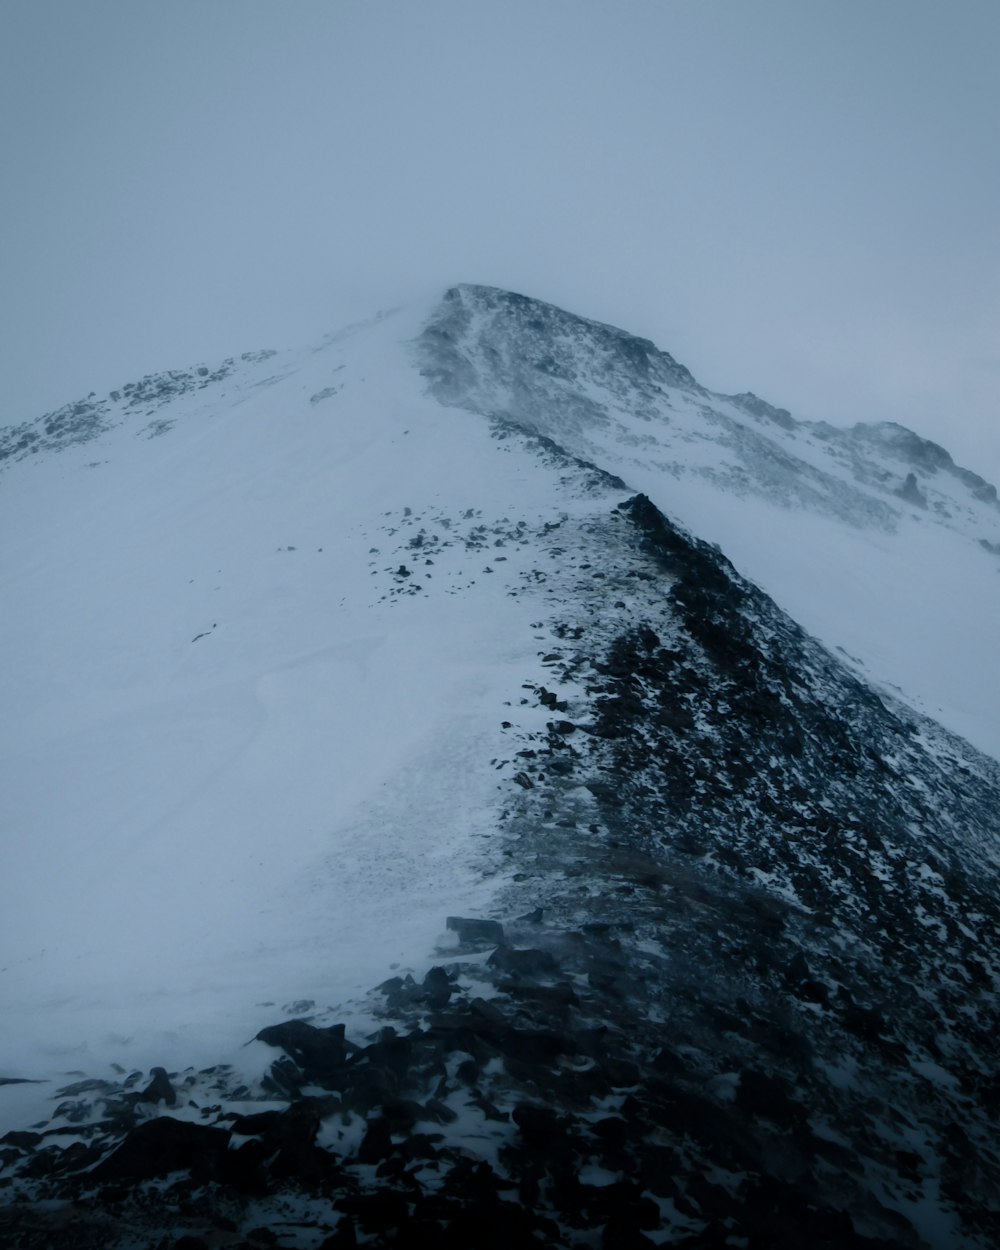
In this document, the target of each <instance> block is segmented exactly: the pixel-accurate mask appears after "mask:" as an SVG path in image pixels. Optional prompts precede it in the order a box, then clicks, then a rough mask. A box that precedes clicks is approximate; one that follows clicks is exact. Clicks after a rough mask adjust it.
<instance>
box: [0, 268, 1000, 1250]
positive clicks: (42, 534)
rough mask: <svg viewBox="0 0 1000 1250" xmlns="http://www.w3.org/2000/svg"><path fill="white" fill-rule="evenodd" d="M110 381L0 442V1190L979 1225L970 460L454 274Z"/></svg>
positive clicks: (231, 1237)
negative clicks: (730, 381)
mask: <svg viewBox="0 0 1000 1250" xmlns="http://www.w3.org/2000/svg"><path fill="white" fill-rule="evenodd" d="M202 370H204V372H203V371H202ZM421 374H422V375H423V377H421ZM140 390H141V393H142V395H143V398H142V400H141V401H139V402H137V403H135V404H134V405H133V404H132V401H131V400H127V401H126V400H125V399H123V398H122V396H125V395H135V394H137V393H138V392H137V391H136V388H131V389H129V388H123V389H122V392H121V393H120V394H119V395H118V396H117V397H116V398H113V399H109V400H107V401H96V400H94V399H93V397H92V400H91V401H87V403H86V404H85V405H83V409H82V410H81V411H80V412H77V411H76V408H78V407H80V406H69V407H68V408H67V409H64V410H61V413H60V414H56V416H55V418H46V419H44V420H43V422H42V423H35V424H34V425H27V426H20V427H17V428H16V429H15V431H14V433H13V435H12V436H11V438H10V439H8V441H7V443H6V444H4V445H5V446H6V447H7V448H8V449H9V450H10V452H11V454H10V455H9V456H8V457H7V462H6V463H7V466H8V467H7V471H6V473H5V474H3V475H0V507H2V508H3V509H4V512H3V518H2V524H0V535H3V540H4V553H3V564H2V577H3V590H4V595H5V602H6V603H7V604H9V605H10V608H11V611H10V613H9V618H8V622H7V624H6V625H5V634H6V636H5V648H4V654H5V657H6V660H7V663H6V664H5V666H4V672H3V683H4V685H3V690H4V698H5V703H6V704H7V706H8V707H9V708H11V709H13V712H14V716H13V718H12V722H11V724H9V725H8V730H7V733H6V736H5V737H4V739H3V750H4V758H5V760H6V761H7V772H8V776H9V778H10V781H9V784H8V785H7V786H6V787H5V793H4V796H3V800H2V809H0V820H2V823H0V838H2V843H0V850H2V854H3V857H4V865H5V870H6V871H5V873H4V877H3V885H2V887H0V888H2V890H3V895H2V898H0V904H2V908H0V915H2V921H0V923H2V925H3V929H2V939H3V952H4V960H3V966H2V968H0V1000H2V1002H3V1006H4V1012H3V1024H2V1026H0V1029H2V1032H0V1117H2V1118H0V1229H2V1230H3V1236H4V1238H5V1244H9V1245H12V1246H25V1247H28V1246H38V1247H42V1246H55V1245H67V1246H69V1245H72V1246H79V1247H87V1246H94V1247H96V1246H98V1245H100V1246H109V1247H120V1248H124V1247H147V1246H159V1245H163V1246H172V1245H177V1246H179V1247H180V1246H182V1245H183V1246H185V1247H187V1250H194V1248H195V1247H198V1246H202V1247H217V1246H247V1245H265V1244H271V1245H283V1246H289V1247H302V1248H305V1250H311V1248H316V1247H320V1246H323V1247H330V1248H331V1250H332V1248H333V1247H337V1246H351V1245H356V1244H360V1245H365V1244H370V1245H375V1246H400V1247H402V1246H424V1245H429V1244H434V1245H441V1246H444V1247H449V1246H451V1247H455V1250H466V1248H468V1250H474V1248H475V1247H480V1246H482V1247H505V1248H506V1247H511V1246H553V1247H555V1246H567V1247H571V1246H580V1247H607V1248H609V1250H610V1248H614V1250H618V1248H619V1247H621V1248H623V1250H628V1248H630V1247H636V1246H644V1245H668V1246H685V1247H688V1248H689V1250H696V1248H698V1247H701V1248H703V1250H708V1248H709V1247H731V1248H732V1250H736V1248H737V1247H741V1248H745V1247H750V1248H751V1250H765V1248H768V1250H770V1248H778V1247H780V1248H783V1250H792V1248H793V1247H794V1248H795V1250H798V1247H801V1246H802V1245H803V1244H805V1243H806V1241H808V1242H809V1243H810V1244H812V1245H815V1246H816V1247H818V1248H826V1250H835V1248H839V1247H867V1248H869V1250H877V1248H882V1250H889V1248H891V1247H896V1248H898V1247H907V1248H918V1247H932V1248H933V1250H952V1248H955V1250H963V1248H967V1250H989V1248H990V1247H993V1246H995V1245H996V1244H998V1243H1000V1199H998V1195H1000V1140H998V1133H997V1127H996V1125H997V1117H998V1113H1000V1077H998V1068H997V1046H996V1041H995V1038H996V1034H997V1029H998V1025H1000V1020H998V997H997V995H998V992H1000V819H998V816H997V813H998V812H1000V766H998V764H997V758H996V757H997V754H998V752H993V753H992V754H990V753H987V754H984V753H982V751H981V750H977V746H986V747H990V744H991V743H993V742H997V741H1000V728H998V717H997V714H996V710H995V706H996V694H997V691H996V688H995V676H994V671H993V669H991V668H987V669H982V668H981V669H980V670H979V672H978V674H976V673H975V672H974V668H975V665H976V664H977V663H979V662H980V660H981V657H982V656H984V655H986V654H988V653H989V651H990V649H991V646H992V643H991V638H992V633H991V628H990V625H991V621H992V620H995V619H996V616H995V615H993V616H989V615H986V614H987V613H988V612H989V610H990V608H991V606H992V605H995V604H996V597H997V593H998V592H997V583H998V581H1000V579H998V577H997V569H996V555H997V551H996V550H994V549H993V546H994V545H997V547H998V549H1000V510H998V509H997V505H996V495H995V491H993V490H992V488H991V487H989V486H988V485H987V484H986V483H984V482H982V481H981V479H979V478H978V477H976V475H975V474H972V473H971V472H969V471H966V470H963V469H960V468H958V467H957V466H955V465H954V464H953V463H952V461H951V459H950V457H949V456H948V455H947V453H946V452H944V451H943V450H942V449H940V448H937V447H935V446H934V445H933V444H929V443H926V442H923V441H922V440H919V439H917V438H916V436H914V435H912V434H910V433H909V432H908V431H905V430H902V429H900V428H899V427H895V426H856V427H854V429H852V430H843V431H837V430H833V429H830V428H829V427H825V426H816V425H809V424H808V423H805V422H800V421H797V420H796V419H795V418H794V417H792V416H791V415H790V414H789V413H787V412H785V411H783V410H781V409H776V408H772V407H770V406H769V405H767V404H766V403H764V402H763V401H761V400H758V399H757V398H756V397H755V396H752V395H748V394H747V395H741V396H735V397H720V396H715V395H712V394H711V393H709V392H708V391H706V390H704V388H702V387H700V386H699V385H698V384H697V383H696V382H695V381H694V379H693V378H692V377H691V375H690V374H689V373H688V371H687V370H686V369H684V368H683V366H680V365H678V364H677V362H676V361H674V360H673V359H672V358H671V357H670V356H668V355H667V354H666V353H662V352H659V351H658V350H657V349H655V348H654V347H653V345H652V344H649V343H647V342H644V341H643V340H639V339H635V338H633V337H631V336H629V335H627V334H625V333H624V332H622V331H618V330H615V329H612V328H610V327H606V326H600V325H596V324H595V323H592V322H587V321H584V320H582V319H579V318H575V317H572V316H571V315H570V314H567V313H564V312H562V311H560V310H557V309H554V308H552V307H550V306H548V305H544V304H541V303H538V302H536V301H531V300H527V299H525V298H524V297H521V296H515V295H511V294H510V293H506V292H499V291H494V290H492V289H488V288H480V287H461V288H457V289H455V290H453V291H449V292H448V293H447V294H446V295H445V297H444V298H443V300H441V301H440V302H439V303H438V304H437V305H436V306H435V307H434V308H432V309H431V310H426V309H417V310H413V311H412V312H404V313H398V314H393V315H391V316H387V317H383V318H380V319H377V320H376V321H374V322H371V323H366V324H362V325H359V326H357V327H353V328H352V329H351V330H350V331H349V332H345V334H343V335H340V336H333V337H331V338H330V339H329V340H327V341H326V342H325V343H324V344H321V345H320V347H319V348H318V349H316V350H315V351H311V352H303V353H298V354H295V353H287V354H273V353H257V354H251V355H249V356H247V357H245V358H244V359H243V360H242V361H241V362H240V363H239V364H237V363H235V362H226V365H225V366H224V367H223V368H222V369H219V370H209V369H208V368H207V366H202V367H201V368H199V369H195V370H190V371H186V372H183V373H177V374H170V375H164V378H163V379H162V385H161V380H157V379H146V380H145V381H144V383H143V384H142V386H141V388H140ZM129 405H131V408H130V406H129ZM132 408H134V411H132ZM49 426H51V427H52V428H51V429H50V428H49ZM154 426H155V428H153V427H154ZM32 433H35V434H36V435H37V437H36V438H34V439H32V438H31V437H29V436H30V435H31V434H32ZM154 436H155V437H154ZM46 440H48V441H46ZM33 446H37V447H38V448H39V450H34V451H33V450H32V447H33ZM671 503H674V504H676V507H671ZM678 516H680V517H681V519H680V520H678V519H677V517H678ZM706 518H707V519H708V520H707V525H706V528H704V529H702V528H701V522H702V521H703V520H705V519H706ZM729 538H732V540H733V544H734V545H735V546H737V547H738V548H739V549H740V552H741V556H740V559H738V560H737V564H738V565H739V567H740V569H741V571H740V572H738V571H737V569H736V568H734V565H733V564H732V563H730V559H728V558H727V556H730V557H731V556H732V554H733V553H732V552H731V551H730V546H729V542H728V539H729ZM706 539H707V540H708V541H706ZM722 539H726V541H725V542H723V549H724V550H725V552H726V554H723V551H721V550H720V549H719V547H718V546H717V545H714V544H715V543H717V542H719V541H721V540H722ZM809 543H813V544H816V545H815V546H814V547H813V549H812V550H811V551H807V552H805V554H803V552H802V551H801V550H800V549H801V548H802V547H803V546H808V544H809ZM743 553H745V554H743ZM818 559H819V560H821V562H822V566H823V567H822V569H821V572H822V573H823V578H822V579H820V578H818V577H816V576H812V577H811V578H810V577H805V583H804V584H803V583H802V581H801V577H804V576H805V574H804V573H803V570H805V569H807V568H808V567H809V566H810V563H811V562H815V561H816V560H818ZM918 567H921V574H922V578H923V587H924V594H925V596H926V598H927V599H928V600H930V602H928V603H927V604H926V605H925V608H924V611H923V616H922V617H920V618H919V619H914V618H912V617H911V616H908V615H907V609H908V608H909V606H910V604H911V602H912V597H913V596H915V595H916V594H917V592H918V589H919V587H918V585H917V583H916V580H915V577H916V575H915V570H916V569H917V568H918ZM758 569H760V570H763V572H764V575H762V576H758V573H757V570H758ZM970 570H971V573H972V575H970ZM748 574H749V575H750V576H752V577H753V580H749V579H748V576H747V575H748ZM800 575H801V577H800ZM963 579H965V580H963ZM821 582H822V584H821ZM758 583H762V584H763V585H764V587H765V588H764V589H762V588H761V586H760V585H759V584H758ZM929 588H930V589H929ZM766 592H768V593H766ZM945 592H946V593H947V594H950V595H952V599H951V602H950V613H949V612H946V611H945V610H944V609H943V608H942V607H941V605H940V604H939V603H938V601H937V600H938V598H939V597H940V596H941V595H942V594H944V593H945ZM772 596H773V597H772ZM800 601H801V602H803V603H806V604H807V607H808V611H807V612H803V613H800V612H799V611H798V610H795V609H796V605H797V604H798V603H799V602H800ZM790 608H791V609H793V610H792V611H791V612H790V611H789V609H790ZM805 616H810V617H811V618H812V619H811V620H809V621H805V620H804V619H803V617H805ZM814 620H819V621H820V623H821V625H822V627H823V628H822V630H819V629H816V628H814V625H813V621H814ZM803 625H806V626H807V628H804V627H803ZM817 633H818V634H820V638H819V639H817V638H816V637H815V636H814V635H815V634H817ZM838 647H839V648H842V649H838ZM848 651H849V652H850V655H847V654H846V652H848ZM937 655H940V657H941V663H940V664H936V663H935V664H934V665H933V666H932V671H930V672H924V671H922V669H921V667H920V665H921V663H923V664H925V665H926V664H927V663H929V657H932V656H937ZM909 677H914V681H915V684H911V685H907V684H903V682H904V679H907V678H909ZM976 677H978V680H974V678H976ZM893 687H897V688H896V689H894V688H893ZM931 706H933V710H934V711H935V712H938V713H940V718H939V719H932V718H931V717H929V716H928V715H927V714H926V710H927V709H928V708H929V707H931ZM962 729H964V730H965V731H966V732H967V733H968V734H969V736H970V737H973V738H974V742H975V745H970V742H969V741H967V740H966V739H965V738H963V737H960V736H958V734H957V733H956V732H955V731H956V730H962ZM972 729H974V730H975V731H976V732H975V734H974V735H973V734H972V732H971V731H972ZM387 978H388V979H387ZM250 1039H253V1040H250ZM3 1134H5V1135H3Z"/></svg>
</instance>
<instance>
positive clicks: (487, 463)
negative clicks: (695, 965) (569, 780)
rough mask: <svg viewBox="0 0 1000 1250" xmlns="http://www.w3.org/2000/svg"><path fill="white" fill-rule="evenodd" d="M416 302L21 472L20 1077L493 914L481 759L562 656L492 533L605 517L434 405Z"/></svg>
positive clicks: (13, 888)
mask: <svg viewBox="0 0 1000 1250" xmlns="http://www.w3.org/2000/svg"><path fill="white" fill-rule="evenodd" d="M421 316H422V313H418V314H417V316H416V317H414V316H412V315H411V316H409V317H407V316H404V315H402V314H398V315H395V316H391V317H387V318H385V319H383V320H380V321H378V322H376V323H373V324H370V325H366V326H363V327H361V328H359V329H357V330H356V331H354V332H353V333H351V334H350V335H348V336H347V337H346V338H342V339H337V340H336V341H335V342H331V343H328V344H326V345H324V346H323V347H322V348H321V349H320V350H318V351H316V352H311V353H303V354H301V355H298V356H289V357H281V358H271V359H268V360H267V362H266V365H267V369H266V372H265V373H264V376H260V375H261V369H260V366H259V362H254V363H252V364H251V365H250V366H247V367H245V368H244V369H243V370H242V371H239V370H238V371H236V373H235V374H233V375H231V376H230V377H229V378H227V379H226V381H225V382H224V383H221V384H217V385H216V386H212V387H210V388H206V389H205V390H200V391H195V392H194V393H193V394H185V395H183V396H181V397H180V398H177V399H174V400H173V402H171V403H170V404H169V405H168V407H167V408H166V409H164V410H162V411H163V412H166V413H168V414H169V420H170V421H171V422H172V423H173V428H171V429H170V430H169V432H168V433H164V434H162V435H158V436H153V435H150V433H149V429H148V426H147V425H146V424H145V421H144V420H143V419H141V418H140V427H141V428H140V429H139V430H133V428H131V425H128V424H126V425H122V426H119V427H117V428H114V429H112V430H111V431H109V432H107V433H104V434H102V435H101V436H100V437H98V438H96V439H94V440H92V441H86V442H84V443H81V444H73V445H69V446H67V447H66V448H65V449H63V450H61V451H60V452H59V453H58V454H57V455H56V454H50V455H48V456H34V457H32V458H31V459H30V460H28V461H27V462H25V463H22V464H17V465H15V466H14V467H13V469H11V470H9V471H8V472H7V474H6V475H5V478H4V480H3V482H2V489H0V499H2V503H0V507H2V508H3V518H2V520H0V534H2V536H3V544H4V551H3V557H2V561H0V568H2V570H3V573H2V578H3V581H2V591H0V593H2V595H3V600H4V604H5V612H4V620H3V639H4V642H3V646H4V654H5V655H6V656H7V657H8V658H9V660H10V661H11V662H10V663H8V664H6V665H5V667H4V673H3V688H2V698H3V703H4V706H5V707H6V708H7V709H8V716H7V717H6V718H5V720H4V724H3V729H2V733H3V739H2V752H3V758H4V761H5V776H6V778H7V780H6V783H5V785H4V787H3V792H2V795H0V829H2V831H3V858H4V867H5V870H4V873H3V876H2V879H0V926H2V929H0V934H2V937H0V947H2V950H3V953H4V955H3V968H2V972H0V997H2V1000H3V1002H4V1012H3V1016H2V1024H0V1030H2V1043H0V1067H2V1069H4V1070H14V1071H18V1072H25V1071H27V1072H30V1073H32V1074H38V1073H42V1072H44V1071H46V1070H47V1069H48V1068H49V1067H50V1066H51V1065H57V1066H60V1067H62V1068H65V1067H66V1066H67V1065H69V1066H74V1067H78V1066H80V1065H81V1064H83V1063H84V1062H85V1061H86V1060H88V1059H90V1058H94V1057H96V1056H100V1057H101V1058H102V1059H103V1058H106V1057H108V1056H111V1057H113V1058H115V1059H117V1060H119V1061H121V1062H123V1063H137V1064H143V1063H146V1064H148V1063H151V1062H154V1061H155V1062H164V1061H166V1062H174V1061H175V1060H176V1061H179V1060H180V1058H181V1057H184V1058H185V1059H186V1060H187V1061H190V1059H191V1053H192V1051H194V1052H196V1054H200V1053H201V1052H200V1050H199V1047H201V1046H202V1045H203V1044H204V1043H203V1042H202V1041H200V1040H199V1039H204V1038H210V1039H211V1045H212V1046H214V1047H218V1045H219V1043H220V1041H223V1042H225V1043H229V1044H234V1045H235V1044H238V1043H242V1042H243V1041H245V1040H246V1039H247V1038H248V1037H251V1036H252V1035H253V1033H254V1032H255V1031H256V1029H257V1028H259V1027H261V1025H262V1024H263V1023H264V1022H266V1021H267V1020H268V1019H270V1018H271V1015H272V1014H273V1010H274V999H275V995H276V994H277V993H279V992H280V993H281V994H282V995H283V998H282V1002H286V1001H293V1000H295V999H296V998H304V997H307V996H308V997H310V998H316V997H317V996H319V995H322V996H323V997H324V999H325V1000H328V1001H333V1002H335V1001H338V1000H339V999H341V998H343V997H345V996H347V995H349V994H351V993H356V992H359V991H361V990H366V989H367V988H369V986H370V985H371V984H372V983H373V981H374V980H377V979H381V977H382V976H383V975H384V973H385V969H386V968H389V967H394V966H395V965H396V964H398V963H401V962H403V963H409V962H410V961H412V960H413V959H414V958H417V959H421V958H422V959H426V958H428V957H429V956H430V954H431V951H432V949H433V946H434V942H435V940H436V938H437V937H438V935H439V932H440V930H441V927H442V926H441V922H442V917H443V916H444V914H445V913H446V912H448V911H455V910H458V911H461V910H463V908H464V909H468V908H471V907H474V906H475V905H476V904H477V903H482V902H483V901H485V899H486V898H487V897H488V890H487V889H486V887H485V886H484V879H488V877H489V875H490V873H491V872H493V871H495V864H494V862H493V859H494V853H493V852H492V851H491V849H490V846H489V834H490V830H491V813H492V807H493V805H494V804H495V802H496V799H495V795H496V785H495V781H494V780H493V778H492V776H491V775H490V774H489V773H488V772H487V773H486V774H483V772H482V771H481V770H477V769H476V768H474V767H473V766H472V763H471V762H472V760H473V759H475V758H479V757H481V756H483V755H484V754H485V755H486V757H487V758H489V756H492V755H495V754H497V753H498V751H499V749H500V742H501V737H502V730H501V728H500V722H501V720H502V719H503V703H504V701H505V700H510V699H511V698H512V697H513V695H514V694H515V693H517V691H518V689H519V686H520V683H521V681H522V680H523V674H524V671H525V668H526V666H527V667H530V665H531V663H534V662H537V656H536V655H535V650H536V648H535V647H534V644H533V643H532V631H531V629H530V628H528V622H529V620H531V619H533V612H534V609H533V607H532V606H531V602H530V598H529V597H524V596H522V597H519V596H517V595H516V594H515V595H511V594H510V593H508V592H509V587H510V584H511V581H512V579H514V580H515V581H516V579H517V577H518V574H519V571H520V566H521V564H522V563H523V559H524V557H523V554H522V553H523V551H524V549H525V545H526V544H525V541H524V540H522V541H521V543H520V545H519V544H518V542H516V541H515V542H512V543H511V544H510V548H509V550H508V553H507V554H505V555H503V556H502V559H503V561H504V563H503V564H496V566H495V567H496V568H497V569H499V570H505V573H504V576H503V577H501V576H499V575H496V576H495V575H492V574H490V573H489V572H484V570H485V569H486V568H487V566H488V564H489V556H490V554H491V552H490V551H486V550H485V546H484V547H483V549H482V550H480V546H481V545H482V544H480V543H478V542H477V541H475V540H471V541H469V534H470V532H471V531H473V530H474V529H475V527H476V525H477V524H481V521H482V518H486V520H487V521H488V522H489V523H490V524H491V527H492V525H493V523H494V522H498V521H499V519H500V518H502V517H504V516H508V515H509V516H510V517H512V518H514V519H515V520H520V521H522V523H524V522H527V523H528V524H530V525H532V526H538V525H540V524H544V523H545V522H546V521H552V520H558V512H559V509H560V508H563V507H565V506H574V507H579V506H581V505H580V504H579V502H576V501H571V500H569V498H568V497H567V498H566V499H563V498H561V497H560V496H561V494H562V495H565V494H566V492H565V491H560V488H559V484H558V481H557V480H555V479H554V477H553V475H552V474H551V473H546V472H544V471H541V472H540V471H539V466H538V465H537V463H536V461H537V458H536V457H534V456H532V455H531V454H530V453H527V452H523V451H522V452H521V453H520V454H516V453H515V452H514V451H512V450H511V448H510V447H508V446H505V447H504V448H502V449H501V448H500V446H499V445H498V444H497V443H496V441H495V440H494V439H492V438H491V436H490V432H489V430H488V428H487V426H486V424H485V423H484V422H482V421H480V420H478V419H476V418H473V417H470V416H469V414H466V413H462V412H458V411H456V410H454V409H445V408H443V407H442V406H441V405H440V404H438V403H436V402H435V401H434V400H433V399H429V398H426V397H424V396H422V395H421V393H420V391H421V388H420V386H419V385H415V382H416V381H417V380H418V379H417V377H416V374H415V371H414V369H413V367H412V365H411V363H410V360H409V349H408V348H407V347H406V346H405V344H406V342H407V341H408V340H410V339H412V338H413V337H414V336H415V334H416V333H417V331H418V329H419V325H420V318H421ZM324 392H329V393H326V394H324ZM318 396H323V397H322V398H318ZM161 419H163V417H162V414H161ZM583 506H587V505H586V504H584V505H583ZM418 519H419V521H420V522H421V524H420V525H418V524H417V521H418ZM513 523H514V522H513V521H512V523H511V527H513ZM446 527H447V528H446ZM422 528H423V529H426V530H429V531H432V532H433V536H434V538H435V540H437V541H440V540H444V541H447V542H448V543H449V546H448V548H447V549H446V550H445V551H444V552H443V553H442V554H438V555H437V557H436V560H435V562H434V563H433V565H432V564H431V559H430V558H429V557H424V558H423V559H416V558H414V559H413V560H412V561H411V563H413V568H414V571H413V574H412V577H409V578H407V577H398V576H394V573H395V571H396V570H397V569H398V568H399V566H400V565H401V563H402V562H403V556H404V555H405V556H406V558H407V559H408V560H409V556H410V549H409V548H408V546H407V544H408V543H409V541H410V539H411V538H413V537H414V535H415V534H416V533H417V531H418V530H420V529H422ZM496 541H498V540H497V539H495V538H494V537H492V533H491V537H490V540H489V543H490V546H491V547H492V544H493V543H494V542H496ZM428 545H429V546H430V543H428ZM401 548H405V551H403V554H402V555H401V553H400V549H401ZM414 554H415V556H416V549H414ZM496 554H498V555H500V554H501V553H500V552H499V550H498V551H497V553H496ZM425 560H426V564H425ZM418 586H426V587H428V588H430V587H432V586H433V587H435V588H440V593H438V594H437V595H436V596H429V595H428V594H427V592H426V591H423V590H421V591H420V593H419V594H417V593H406V592H408V591H414V590H416V588H417V587H418ZM459 590H460V591H461V593H458V592H459ZM279 987H280V989H279ZM262 1003H266V1004H267V1006H261V1005H260V1004H262ZM157 1056H158V1058H157Z"/></svg>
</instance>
